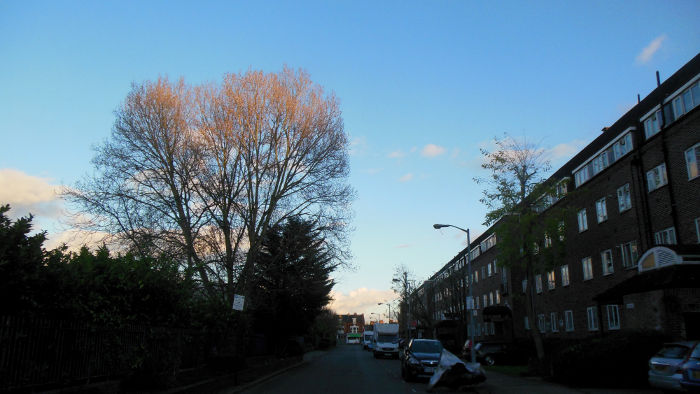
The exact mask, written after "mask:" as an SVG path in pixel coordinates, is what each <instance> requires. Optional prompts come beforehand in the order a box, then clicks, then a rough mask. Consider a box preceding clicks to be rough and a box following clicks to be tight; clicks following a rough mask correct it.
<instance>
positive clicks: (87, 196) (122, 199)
mask: <svg viewBox="0 0 700 394" xmlns="http://www.w3.org/2000/svg"><path fill="white" fill-rule="evenodd" d="M93 162H94V164H95V167H96V171H95V173H94V175H92V176H90V177H87V178H86V180H85V181H83V182H81V183H79V184H78V185H77V186H76V187H75V188H73V189H70V190H67V191H66V195H67V197H68V198H69V199H70V200H72V201H73V202H75V203H76V204H77V206H78V207H79V209H80V210H81V211H82V213H87V214H88V217H89V218H90V219H91V220H90V221H89V222H88V223H87V224H86V227H87V228H88V229H91V230H98V231H103V232H106V233H108V234H111V235H113V236H114V237H115V238H116V239H118V240H119V241H121V242H123V243H124V244H125V245H126V246H127V247H128V248H130V249H131V250H134V251H136V252H138V253H141V254H144V255H149V254H156V253H157V254H162V253H166V254H168V255H171V256H173V257H174V258H177V259H179V260H180V261H182V262H183V270H184V272H186V273H187V275H188V276H190V277H192V278H193V279H198V280H200V281H201V282H202V284H203V286H204V288H205V289H206V290H207V291H208V293H209V294H210V296H216V297H220V298H221V299H222V300H224V301H226V302H230V300H231V298H232V296H233V292H234V290H235V291H238V292H242V293H244V294H246V295H248V294H249V292H250V291H251V288H250V283H249V282H250V280H248V279H249V278H250V275H251V273H252V269H253V266H254V264H255V261H256V257H257V253H258V251H259V249H260V246H261V239H262V238H263V237H264V235H265V232H266V231H267V229H269V228H270V227H272V226H274V225H276V224H278V223H281V222H282V221H284V220H285V219H287V218H290V217H302V218H304V219H305V220H311V221H313V223H314V224H315V225H316V226H317V227H318V228H320V229H321V231H323V233H324V234H323V235H324V238H325V239H326V240H327V242H328V245H327V246H328V249H329V250H330V251H332V252H333V253H334V258H336V259H338V260H339V261H343V262H344V261H345V258H346V257H347V256H348V254H347V244H346V242H345V241H346V238H345V231H346V230H347V227H348V219H349V213H350V209H349V207H350V202H351V200H352V197H353V191H352V189H351V187H350V186H349V185H347V184H346V179H347V177H348V174H349V166H348V139H347V135H346V134H345V131H344V128H343V122H342V117H341V113H340V109H339V106H338V102H337V100H336V98H335V97H334V96H333V95H332V94H330V95H329V94H325V93H324V91H323V89H322V88H321V87H320V86H319V85H317V84H314V83H313V82H312V81H311V80H310V79H309V77H308V75H307V74H306V73H305V72H303V71H296V72H295V71H293V70H290V69H288V68H285V69H284V70H283V71H282V72H280V73H269V74H265V73H263V72H259V71H248V72H246V73H244V74H242V75H237V74H228V75H226V76H225V77H224V79H223V82H222V83H221V84H210V85H203V86H198V87H191V86H188V85H186V84H185V83H184V82H183V81H182V80H180V81H179V82H178V83H171V82H170V81H168V80H167V79H164V78H161V79H159V80H158V81H156V82H145V83H143V84H135V85H133V86H132V90H131V92H130V93H129V95H128V96H127V98H126V100H125V102H124V104H123V105H122V106H121V107H120V108H119V109H118V110H117V111H116V121H115V124H114V129H113V131H112V136H111V139H109V140H108V141H106V142H104V144H102V145H101V146H100V147H99V148H98V149H97V155H96V157H95V159H94V160H93ZM212 281H213V282H212Z"/></svg>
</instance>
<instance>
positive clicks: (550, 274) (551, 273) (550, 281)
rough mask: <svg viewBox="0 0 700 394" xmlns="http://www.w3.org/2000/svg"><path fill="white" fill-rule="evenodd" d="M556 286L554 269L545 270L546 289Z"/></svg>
mask: <svg viewBox="0 0 700 394" xmlns="http://www.w3.org/2000/svg"><path fill="white" fill-rule="evenodd" d="M555 287H556V276H555V275H554V270H551V271H549V272H547V289H548V290H553V289H554V288H555Z"/></svg>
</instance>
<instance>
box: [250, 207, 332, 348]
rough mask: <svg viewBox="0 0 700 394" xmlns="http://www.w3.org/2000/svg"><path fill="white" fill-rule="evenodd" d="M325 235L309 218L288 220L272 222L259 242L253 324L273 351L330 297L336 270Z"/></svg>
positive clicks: (304, 325) (299, 330)
mask: <svg viewBox="0 0 700 394" xmlns="http://www.w3.org/2000/svg"><path fill="white" fill-rule="evenodd" d="M323 245H324V239H323V238H321V237H319V236H318V232H317V231H316V229H314V226H313V224H312V223H310V222H306V221H303V220H299V219H290V220H289V221H287V222H286V223H285V224H283V225H281V226H276V227H273V228H272V229H271V230H270V231H269V233H268V235H267V237H266V238H265V239H264V241H263V251H262V253H261V254H260V256H259V260H258V264H257V265H256V271H255V293H254V298H253V306H252V308H253V314H254V318H255V329H256V331H257V332H261V333H264V334H265V336H266V338H268V340H270V341H271V345H272V346H273V350H274V352H275V353H277V354H281V353H284V352H286V351H287V350H286V349H287V347H288V346H287V344H288V343H289V341H288V338H289V337H297V336H303V335H305V334H306V333H307V332H309V329H310V328H311V326H312V324H313V322H314V319H315V318H316V316H318V315H319V314H320V312H321V310H322V308H323V307H324V306H325V305H326V304H328V302H329V301H330V296H329V294H330V291H331V289H332V287H333V281H332V280H331V279H330V278H329V275H330V273H331V272H332V271H333V270H334V269H335V265H334V264H333V259H332V257H331V256H330V254H329V253H328V251H327V250H326V249H325V248H324V246H323Z"/></svg>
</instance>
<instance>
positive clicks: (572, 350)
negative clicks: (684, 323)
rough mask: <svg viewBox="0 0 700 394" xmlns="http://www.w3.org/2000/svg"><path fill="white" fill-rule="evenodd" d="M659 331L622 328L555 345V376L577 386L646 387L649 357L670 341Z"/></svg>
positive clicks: (552, 351)
mask: <svg viewBox="0 0 700 394" xmlns="http://www.w3.org/2000/svg"><path fill="white" fill-rule="evenodd" d="M669 339H670V338H668V337H667V336H666V335H664V334H662V333H660V332H657V331H621V332H617V333H613V334H609V335H606V336H605V337H591V338H587V339H584V340H581V341H577V342H576V343H564V342H561V343H560V344H559V346H552V347H551V348H550V349H549V350H550V352H548V353H549V354H550V357H549V360H548V362H549V364H550V371H551V373H552V378H553V379H554V380H556V381H559V382H562V383H566V384H570V385H575V386H582V385H585V386H589V387H595V386H605V387H628V388H632V387H643V386H645V385H646V382H647V370H648V362H649V358H651V357H652V356H653V355H654V353H656V351H658V350H659V348H660V347H661V345H662V344H663V343H664V342H666V341H668V340H669Z"/></svg>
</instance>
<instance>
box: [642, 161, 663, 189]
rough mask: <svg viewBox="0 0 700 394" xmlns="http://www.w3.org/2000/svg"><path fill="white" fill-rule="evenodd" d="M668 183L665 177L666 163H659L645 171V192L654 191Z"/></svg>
mask: <svg viewBox="0 0 700 394" xmlns="http://www.w3.org/2000/svg"><path fill="white" fill-rule="evenodd" d="M667 183H668V178H667V177H666V163H661V164H659V165H658V166H656V167H654V168H653V169H651V170H649V171H647V191H650V192H651V191H654V190H656V189H658V188H660V187H661V186H664V185H666V184H667Z"/></svg>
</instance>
